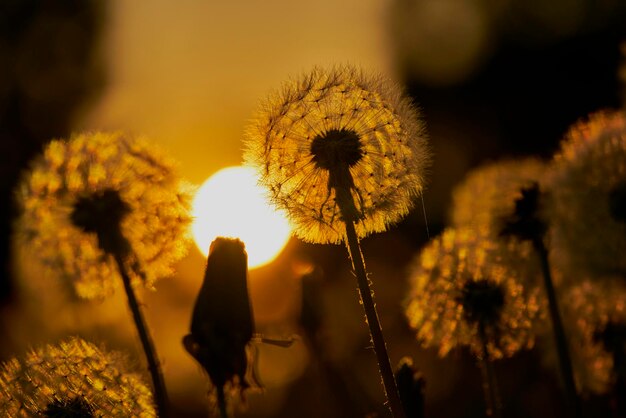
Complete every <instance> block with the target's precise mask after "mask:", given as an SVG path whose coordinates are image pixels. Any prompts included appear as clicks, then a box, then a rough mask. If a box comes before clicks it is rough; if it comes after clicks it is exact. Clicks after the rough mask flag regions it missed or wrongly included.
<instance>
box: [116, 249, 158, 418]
mask: <svg viewBox="0 0 626 418" xmlns="http://www.w3.org/2000/svg"><path fill="white" fill-rule="evenodd" d="M114 257H115V262H116V263H117V267H118V269H119V272H120V275H121V276H122V281H123V282H124V289H125V290H126V296H127V297H128V306H129V307H130V310H131V312H132V314H133V320H134V322H135V327H136V328H137V333H138V334H139V339H140V340H141V345H142V347H143V351H144V354H145V355H146V360H147V361H148V369H149V370H150V376H151V377H152V385H153V386H154V399H155V402H156V409H157V414H158V416H159V417H160V418H167V417H169V411H168V399H167V392H166V390H165V381H164V380H163V374H162V372H161V367H160V365H159V361H158V359H157V355H156V350H155V349H154V343H153V342H152V338H151V337H150V333H149V331H148V327H147V325H146V322H145V320H144V318H143V315H142V313H141V309H140V307H139V303H138V301H137V296H136V295H135V291H134V289H133V287H132V285H131V281H130V277H129V276H128V272H127V271H126V267H125V266H124V261H123V260H122V257H121V255H120V254H119V253H117V252H116V253H115V254H114Z"/></svg>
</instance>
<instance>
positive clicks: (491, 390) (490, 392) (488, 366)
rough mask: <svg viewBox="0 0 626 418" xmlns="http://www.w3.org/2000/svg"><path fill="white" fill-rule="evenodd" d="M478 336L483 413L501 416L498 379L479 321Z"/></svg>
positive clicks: (482, 326) (482, 327) (481, 322)
mask: <svg viewBox="0 0 626 418" xmlns="http://www.w3.org/2000/svg"><path fill="white" fill-rule="evenodd" d="M478 336H479V338H480V348H481V355H480V371H481V374H482V378H483V392H484V394H485V404H486V408H485V414H486V415H487V416H488V417H494V418H502V402H501V401H500V395H499V390H498V381H497V380H496V373H495V371H494V369H493V363H492V361H491V360H490V358H489V351H488V350H487V333H486V332H485V324H484V323H483V321H480V322H479V324H478Z"/></svg>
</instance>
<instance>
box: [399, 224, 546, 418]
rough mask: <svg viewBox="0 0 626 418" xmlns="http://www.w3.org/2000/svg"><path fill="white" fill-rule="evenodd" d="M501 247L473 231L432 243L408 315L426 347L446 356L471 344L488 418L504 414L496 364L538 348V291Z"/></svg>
mask: <svg viewBox="0 0 626 418" xmlns="http://www.w3.org/2000/svg"><path fill="white" fill-rule="evenodd" d="M498 254H499V247H498V244H496V243H494V242H492V241H490V240H489V239H487V238H486V237H481V236H480V235H478V234H477V233H476V231H475V230H473V229H467V228H465V229H446V230H445V231H444V232H443V233H442V235H441V236H439V237H437V238H435V239H433V240H431V241H430V242H429V243H428V244H427V245H426V247H424V248H423V249H422V251H421V252H420V254H419V256H418V257H417V258H416V260H415V262H414V264H413V267H412V270H411V272H410V278H411V284H412V285H411V290H410V294H409V298H408V300H407V309H406V315H407V318H408V320H409V324H410V326H411V327H412V328H413V329H415V330H416V332H417V335H416V336H417V339H418V341H420V342H421V344H422V345H423V346H425V347H430V346H438V347H439V354H440V355H441V356H445V355H446V354H447V353H448V352H449V351H450V350H451V349H452V348H454V347H455V346H457V345H468V346H469V347H470V348H471V350H472V351H473V353H474V354H475V355H476V356H477V357H478V359H479V360H480V366H481V371H482V372H483V383H484V389H485V398H486V402H487V412H488V415H496V416H498V415H499V414H500V408H501V405H500V401H499V396H498V394H497V385H496V381H495V375H494V372H493V365H492V360H494V359H499V358H502V357H510V356H512V355H514V354H515V353H516V352H518V351H519V350H521V349H524V348H531V347H532V346H533V344H534V334H533V330H532V324H533V321H534V319H535V318H536V317H537V314H538V312H539V304H538V292H537V289H524V287H523V286H522V285H521V284H520V277H519V274H518V272H517V271H516V270H511V269H510V266H509V265H508V264H506V263H501V262H499V259H498Z"/></svg>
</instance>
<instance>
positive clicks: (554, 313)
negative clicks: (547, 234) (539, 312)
mask: <svg viewBox="0 0 626 418" xmlns="http://www.w3.org/2000/svg"><path fill="white" fill-rule="evenodd" d="M533 246H534V248H535V251H537V254H538V255H539V260H540V262H541V270H542V273H543V281H544V286H545V288H546V294H547V296H548V307H549V311H550V318H551V319H552V330H553V332H554V340H555V342H556V348H557V353H558V356H559V366H560V370H561V378H562V379H563V384H564V385H565V393H566V396H567V402H568V404H569V408H570V411H571V415H570V416H572V417H576V418H581V417H582V411H581V404H580V398H579V397H578V394H577V392H576V384H575V383H574V372H573V370H572V360H571V357H570V354H569V347H568V344H567V338H566V337H565V330H564V328H563V322H562V321H561V315H560V313H559V306H558V302H557V299H556V293H555V291H554V284H553V282H552V274H551V273H550V264H549V261H548V251H547V249H546V246H545V245H544V243H543V240H542V239H535V240H533Z"/></svg>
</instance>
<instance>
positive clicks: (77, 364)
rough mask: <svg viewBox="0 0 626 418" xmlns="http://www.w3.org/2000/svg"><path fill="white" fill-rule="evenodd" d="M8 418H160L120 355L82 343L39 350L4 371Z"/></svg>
mask: <svg viewBox="0 0 626 418" xmlns="http://www.w3.org/2000/svg"><path fill="white" fill-rule="evenodd" d="M0 415H2V416H3V417H32V416H44V417H75V418H79V417H80V418H86V417H103V416H107V417H109V416H124V417H130V416H133V417H143V418H151V417H156V413H155V410H154V406H153V399H152V394H151V392H150V389H149V388H148V386H146V384H145V383H143V382H142V380H141V379H140V377H139V376H138V375H137V374H135V373H132V372H129V371H128V368H127V366H126V364H125V361H124V359H123V356H122V355H121V354H120V353H115V352H111V353H109V352H105V351H103V350H101V349H99V348H98V347H96V346H95V345H94V344H92V343H89V342H87V341H84V340H82V339H80V338H72V339H69V340H67V341H63V342H61V343H60V344H57V345H48V346H46V347H43V348H38V349H35V350H33V351H31V352H30V353H28V354H27V355H26V357H25V358H24V359H23V360H22V359H17V358H14V359H11V360H9V361H8V362H6V363H5V364H4V365H3V366H2V368H0Z"/></svg>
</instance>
